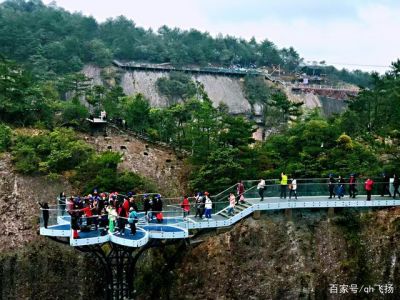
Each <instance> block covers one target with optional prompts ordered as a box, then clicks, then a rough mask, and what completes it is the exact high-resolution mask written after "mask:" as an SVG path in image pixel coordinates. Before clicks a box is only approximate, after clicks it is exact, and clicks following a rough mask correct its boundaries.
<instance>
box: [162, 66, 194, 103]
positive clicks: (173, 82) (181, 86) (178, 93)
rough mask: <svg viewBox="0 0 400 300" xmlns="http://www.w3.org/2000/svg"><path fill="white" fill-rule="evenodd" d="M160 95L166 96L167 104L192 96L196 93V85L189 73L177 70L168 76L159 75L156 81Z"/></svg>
mask: <svg viewBox="0 0 400 300" xmlns="http://www.w3.org/2000/svg"><path fill="white" fill-rule="evenodd" d="M156 85H157V88H158V91H159V92H160V94H161V95H164V96H166V97H167V98H168V100H169V104H170V105H171V104H174V103H176V102H177V100H180V99H188V98H192V97H194V96H195V95H196V92H197V87H196V84H195V83H194V82H193V80H192V79H191V78H190V76H189V75H187V74H184V73H179V72H171V73H170V74H169V77H161V78H159V79H157V82H156Z"/></svg>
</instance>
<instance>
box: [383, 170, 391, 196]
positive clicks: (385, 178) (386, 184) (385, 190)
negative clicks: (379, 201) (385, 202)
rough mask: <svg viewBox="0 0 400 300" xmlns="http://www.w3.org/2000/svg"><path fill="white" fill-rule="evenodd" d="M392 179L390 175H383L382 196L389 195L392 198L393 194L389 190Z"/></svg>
mask: <svg viewBox="0 0 400 300" xmlns="http://www.w3.org/2000/svg"><path fill="white" fill-rule="evenodd" d="M389 185H390V178H389V175H387V174H385V173H383V174H382V187H381V196H382V197H384V196H385V195H386V194H389V197H392V194H391V193H390V190H389Z"/></svg>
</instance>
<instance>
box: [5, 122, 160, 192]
mask: <svg viewBox="0 0 400 300" xmlns="http://www.w3.org/2000/svg"><path fill="white" fill-rule="evenodd" d="M0 129H1V128H0ZM11 150H12V155H13V161H14V163H15V168H16V170H17V171H19V172H21V173H23V174H44V175H50V176H57V175H58V174H61V173H65V174H66V175H67V177H68V178H69V179H70V181H71V182H72V183H73V184H74V185H75V186H76V187H78V188H80V189H82V190H83V191H85V192H90V191H92V190H93V188H94V187H97V188H99V189H101V190H108V191H110V190H116V191H122V192H126V191H128V190H133V191H137V192H138V191H149V190H155V188H154V185H153V184H152V183H150V182H148V181H147V180H145V179H144V178H142V177H140V176H138V175H136V174H134V173H132V172H119V171H117V167H118V164H119V162H120V161H121V155H120V154H119V153H115V152H111V151H110V152H103V153H100V154H96V153H95V152H94V150H93V149H92V148H91V147H90V146H89V145H88V144H86V143H85V142H84V141H82V140H80V139H79V138H78V137H77V135H76V133H75V132H74V131H73V130H72V129H65V128H58V129H55V130H54V131H52V132H48V131H36V132H34V133H33V134H32V132H31V131H28V132H19V133H17V135H16V138H15V141H14V143H13V145H12V148H11Z"/></svg>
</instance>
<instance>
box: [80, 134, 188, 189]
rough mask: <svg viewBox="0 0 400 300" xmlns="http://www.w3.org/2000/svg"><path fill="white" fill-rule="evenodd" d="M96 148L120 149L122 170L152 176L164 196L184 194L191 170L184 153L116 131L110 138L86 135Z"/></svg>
mask: <svg viewBox="0 0 400 300" xmlns="http://www.w3.org/2000/svg"><path fill="white" fill-rule="evenodd" d="M85 140H86V142H88V143H89V144H92V145H93V146H94V148H95V149H96V151H99V152H100V151H108V150H112V151H116V152H119V153H121V154H122V155H123V157H122V159H123V161H122V162H121V164H120V165H119V168H120V169H121V170H127V171H132V172H135V173H137V174H140V175H141V176H144V177H146V178H149V179H151V180H152V181H153V182H154V183H155V184H156V186H157V188H158V190H159V192H160V193H161V194H162V195H163V196H167V197H173V196H178V195H183V192H184V190H185V187H186V183H187V173H188V170H186V168H185V164H184V160H183V157H182V156H181V155H176V154H175V153H174V152H173V151H172V150H171V149H168V148H163V147H160V146H157V145H153V144H151V143H146V142H144V141H142V140H140V139H137V138H134V137H132V136H129V135H127V134H116V133H115V134H112V135H110V136H109V137H106V138H104V137H102V136H98V137H91V136H85Z"/></svg>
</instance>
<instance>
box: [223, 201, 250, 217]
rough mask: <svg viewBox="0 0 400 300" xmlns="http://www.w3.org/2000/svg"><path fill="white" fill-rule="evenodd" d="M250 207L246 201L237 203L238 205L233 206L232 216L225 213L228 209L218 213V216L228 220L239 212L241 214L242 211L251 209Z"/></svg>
mask: <svg viewBox="0 0 400 300" xmlns="http://www.w3.org/2000/svg"><path fill="white" fill-rule="evenodd" d="M251 206H252V204H251V203H249V202H246V201H243V202H239V203H238V204H236V205H235V209H234V211H233V214H232V215H229V214H228V212H227V211H228V208H229V207H227V208H225V209H224V210H223V211H221V212H220V213H218V215H220V216H223V217H225V218H227V219H229V218H231V217H233V216H235V215H237V214H239V213H240V212H242V211H243V210H245V209H246V208H249V207H251Z"/></svg>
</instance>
